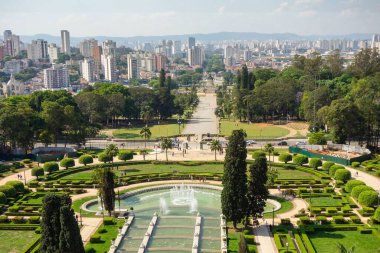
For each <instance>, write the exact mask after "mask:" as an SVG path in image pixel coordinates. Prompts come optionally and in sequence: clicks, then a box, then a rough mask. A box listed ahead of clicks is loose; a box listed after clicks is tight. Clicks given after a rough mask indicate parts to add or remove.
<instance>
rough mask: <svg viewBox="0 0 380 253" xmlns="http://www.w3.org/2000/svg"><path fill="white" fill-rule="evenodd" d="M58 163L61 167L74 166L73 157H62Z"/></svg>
mask: <svg viewBox="0 0 380 253" xmlns="http://www.w3.org/2000/svg"><path fill="white" fill-rule="evenodd" d="M59 165H60V166H61V167H65V168H66V169H68V168H71V167H74V166H75V161H74V159H73V158H63V159H62V160H61V161H60V162H59Z"/></svg>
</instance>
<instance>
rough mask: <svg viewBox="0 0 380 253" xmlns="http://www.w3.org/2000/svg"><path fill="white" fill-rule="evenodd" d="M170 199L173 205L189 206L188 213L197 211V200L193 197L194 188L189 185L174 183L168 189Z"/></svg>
mask: <svg viewBox="0 0 380 253" xmlns="http://www.w3.org/2000/svg"><path fill="white" fill-rule="evenodd" d="M170 200H171V203H172V204H173V205H175V206H187V205H188V206H189V213H195V212H197V211H198V200H197V199H196V198H195V197H194V189H193V187H192V186H190V185H184V184H181V185H176V186H173V187H172V188H171V189H170Z"/></svg>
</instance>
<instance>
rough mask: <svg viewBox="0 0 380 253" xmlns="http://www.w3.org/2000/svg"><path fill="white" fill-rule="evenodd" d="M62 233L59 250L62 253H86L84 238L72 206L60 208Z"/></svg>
mask: <svg viewBox="0 0 380 253" xmlns="http://www.w3.org/2000/svg"><path fill="white" fill-rule="evenodd" d="M60 223H61V232H60V234H59V250H60V252H62V253H63V252H74V253H81V252H84V248H83V242H82V237H81V235H80V230H79V227H78V224H77V221H76V219H75V216H74V211H73V209H72V208H71V207H70V206H67V205H65V206H62V207H61V208H60Z"/></svg>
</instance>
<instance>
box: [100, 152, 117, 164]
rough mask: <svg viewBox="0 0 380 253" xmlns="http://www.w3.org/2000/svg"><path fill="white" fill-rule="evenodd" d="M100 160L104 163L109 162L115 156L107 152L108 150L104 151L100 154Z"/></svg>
mask: <svg viewBox="0 0 380 253" xmlns="http://www.w3.org/2000/svg"><path fill="white" fill-rule="evenodd" d="M98 160H99V162H103V163H109V162H112V161H113V157H112V156H111V155H110V154H107V153H106V152H102V153H100V154H99V155H98Z"/></svg>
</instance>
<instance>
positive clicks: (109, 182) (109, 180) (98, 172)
mask: <svg viewBox="0 0 380 253" xmlns="http://www.w3.org/2000/svg"><path fill="white" fill-rule="evenodd" d="M114 177H115V174H114V173H113V172H112V171H111V169H110V168H109V167H108V168H97V169H95V172H94V179H95V181H96V182H97V183H98V185H99V189H98V192H99V196H100V198H101V199H102V202H103V205H104V208H105V210H106V211H107V212H108V215H109V216H111V213H112V211H114V210H115V190H114V188H115V182H114Z"/></svg>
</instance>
